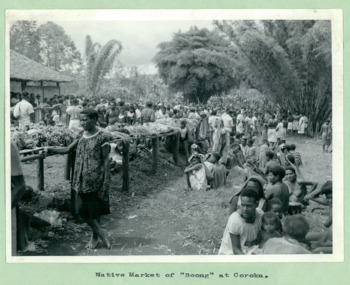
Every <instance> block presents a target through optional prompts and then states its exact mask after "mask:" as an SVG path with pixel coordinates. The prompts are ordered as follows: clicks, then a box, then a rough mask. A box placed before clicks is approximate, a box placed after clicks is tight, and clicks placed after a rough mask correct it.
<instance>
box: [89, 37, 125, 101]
mask: <svg viewBox="0 0 350 285" xmlns="http://www.w3.org/2000/svg"><path fill="white" fill-rule="evenodd" d="M121 51H122V44H121V43H120V42H119V41H117V40H110V41H109V42H107V43H106V44H105V45H104V46H103V47H101V45H100V44H98V43H93V42H92V40H91V37H90V36H89V35H87V36H86V41H85V60H86V64H85V77H86V80H85V82H86V89H87V91H88V92H89V95H91V96H96V95H97V94H98V92H99V90H100V88H101V83H102V80H103V78H104V77H105V76H106V75H107V74H108V72H110V71H111V69H112V67H113V64H114V62H115V60H116V57H117V56H118V55H119V54H120V53H121Z"/></svg>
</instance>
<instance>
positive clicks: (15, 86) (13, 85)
mask: <svg viewBox="0 0 350 285" xmlns="http://www.w3.org/2000/svg"><path fill="white" fill-rule="evenodd" d="M10 91H11V92H21V82H19V81H10Z"/></svg>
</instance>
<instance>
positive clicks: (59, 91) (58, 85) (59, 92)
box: [56, 82, 61, 96]
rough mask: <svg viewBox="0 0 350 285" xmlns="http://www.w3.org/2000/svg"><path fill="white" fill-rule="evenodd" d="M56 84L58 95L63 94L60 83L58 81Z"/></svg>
mask: <svg viewBox="0 0 350 285" xmlns="http://www.w3.org/2000/svg"><path fill="white" fill-rule="evenodd" d="M56 86H57V87H58V96H61V87H60V83H59V82H56Z"/></svg>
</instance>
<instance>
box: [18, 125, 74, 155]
mask: <svg viewBox="0 0 350 285" xmlns="http://www.w3.org/2000/svg"><path fill="white" fill-rule="evenodd" d="M75 138H76V134H75V133H74V132H72V131H71V130H69V129H68V128H67V126H66V125H65V124H61V123H59V124H56V125H55V126H45V125H42V124H28V125H27V126H26V128H25V129H23V128H22V129H19V128H17V127H12V128H11V139H12V140H13V141H14V142H15V143H16V144H17V147H18V148H19V150H25V149H33V148H36V147H45V146H69V145H70V144H71V143H72V142H73V141H74V139H75Z"/></svg>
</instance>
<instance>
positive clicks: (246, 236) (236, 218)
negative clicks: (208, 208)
mask: <svg viewBox="0 0 350 285" xmlns="http://www.w3.org/2000/svg"><path fill="white" fill-rule="evenodd" d="M263 214H264V212H263V211H262V210H260V209H258V208H257V209H256V217H255V221H254V223H252V224H249V223H246V222H245V221H244V220H243V218H242V217H241V215H240V214H239V213H238V212H233V213H232V214H231V216H230V217H229V218H228V221H227V225H226V228H225V231H224V236H223V237H222V241H221V246H220V249H219V254H234V253H233V249H232V242H231V237H230V233H231V234H233V235H237V236H239V238H240V245H241V250H242V252H243V253H244V254H246V253H248V251H249V250H250V248H249V247H247V246H245V245H244V244H245V242H246V241H250V242H251V241H253V240H255V239H256V238H257V237H258V234H259V231H260V229H261V225H262V216H263Z"/></svg>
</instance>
